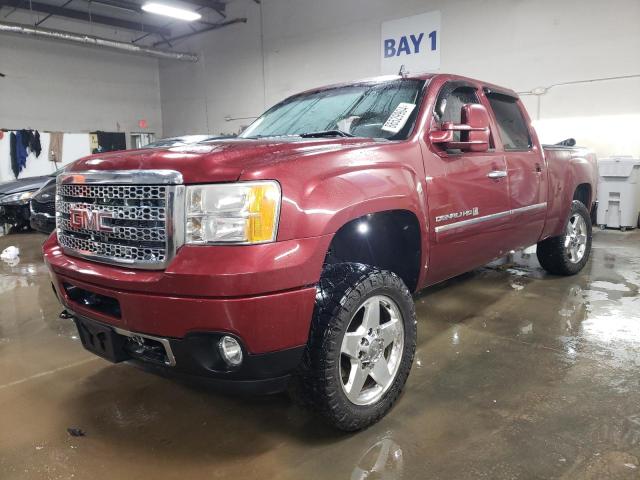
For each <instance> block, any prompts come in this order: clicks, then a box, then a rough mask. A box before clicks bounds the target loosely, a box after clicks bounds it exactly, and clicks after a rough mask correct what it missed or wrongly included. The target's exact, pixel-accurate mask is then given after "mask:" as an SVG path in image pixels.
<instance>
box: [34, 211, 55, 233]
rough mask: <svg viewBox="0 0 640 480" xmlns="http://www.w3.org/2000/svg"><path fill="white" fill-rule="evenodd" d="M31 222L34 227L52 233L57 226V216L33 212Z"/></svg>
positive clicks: (39, 230)
mask: <svg viewBox="0 0 640 480" xmlns="http://www.w3.org/2000/svg"><path fill="white" fill-rule="evenodd" d="M29 223H30V225H31V228H32V229H34V230H37V231H38V232H42V233H46V234H50V233H51V232H53V231H54V230H55V228H56V217H52V216H51V215H48V214H46V213H32V214H31V218H30V219H29Z"/></svg>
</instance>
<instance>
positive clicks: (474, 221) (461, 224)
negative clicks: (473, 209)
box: [435, 202, 547, 233]
mask: <svg viewBox="0 0 640 480" xmlns="http://www.w3.org/2000/svg"><path fill="white" fill-rule="evenodd" d="M546 207H547V202H543V203H536V204H535V205H527V206H526V207H520V208H515V209H513V210H506V211H504V212H498V213H492V214H490V215H484V216H482V217H475V218H469V219H467V220H462V221H460V222H454V223H449V224H448V225H441V226H439V227H436V228H435V232H436V233H441V232H447V231H449V230H452V229H454V228H465V227H469V226H471V225H476V224H478V223H482V222H487V221H490V220H495V219H498V218H503V217H507V216H509V215H514V214H517V213H524V212H530V211H534V210H540V209H543V208H546Z"/></svg>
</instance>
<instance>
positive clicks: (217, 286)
mask: <svg viewBox="0 0 640 480" xmlns="http://www.w3.org/2000/svg"><path fill="white" fill-rule="evenodd" d="M96 158H99V160H100V161H96ZM596 185H597V169H596V158H595V155H594V154H593V153H592V152H590V151H589V150H586V149H583V148H579V147H570V146H565V145H550V146H546V145H545V146H543V145H541V144H540V142H539V141H538V137H537V135H536V132H535V130H534V128H533V127H532V125H531V121H530V119H529V116H528V115H527V112H526V110H525V108H524V105H523V104H522V102H521V101H520V99H519V98H518V95H517V93H516V92H514V91H513V90H509V89H506V88H502V87H499V86H496V85H491V84H488V83H486V82H482V81H479V80H474V79H470V78H464V77H460V76H456V75H446V74H438V75H417V76H406V77H400V76H399V77H384V78H381V79H374V80H371V81H361V82H356V83H348V84H342V85H333V86H329V87H324V88H319V89H315V90H310V91H308V92H305V93H302V94H299V95H295V96H293V97H291V98H289V99H287V100H285V101H284V102H282V103H279V104H277V105H276V106H274V107H273V108H271V109H270V110H269V111H267V112H266V113H265V114H264V115H262V116H261V117H260V118H259V119H257V120H256V121H255V122H254V123H253V124H252V125H251V126H249V128H248V129H247V130H245V132H243V133H242V134H241V135H240V136H239V137H238V138H235V139H228V140H218V139H216V140H213V141H208V142H205V143H200V144H198V146H197V148H194V147H190V146H185V147H177V148H171V149H164V150H163V149H158V150H149V151H146V152H145V151H140V150H138V151H136V152H134V153H132V152H117V153H110V154H105V155H100V156H99V157H95V156H94V157H86V158H83V159H80V160H78V161H76V162H75V163H74V164H73V166H72V167H71V168H70V169H69V171H67V172H65V173H64V174H62V175H60V176H59V177H58V192H57V193H58V195H57V205H56V209H57V212H58V217H57V222H58V224H57V227H58V230H57V234H56V235H51V236H50V237H49V239H48V240H47V241H46V242H45V244H44V246H43V248H44V257H45V261H46V263H47V265H48V267H49V269H50V271H51V273H52V279H53V284H54V289H55V291H56V294H57V296H58V298H59V299H60V301H61V302H62V303H63V305H64V306H65V308H66V309H67V310H68V312H69V313H70V314H71V315H72V316H73V317H74V319H75V321H76V324H77V327H78V330H79V335H80V339H81V341H82V344H83V346H84V347H85V348H86V349H87V350H89V351H91V352H93V353H95V354H97V355H100V356H102V357H104V358H106V359H109V360H111V361H113V362H120V361H124V360H135V361H138V362H141V363H143V364H145V365H155V366H158V367H159V368H163V369H166V370H168V371H173V372H177V373H183V374H189V375H200V376H203V377H207V378H208V379H211V380H217V381H218V382H219V384H220V385H221V386H223V387H224V388H226V389H232V388H236V389H243V390H245V391H247V390H254V391H260V392H263V393H265V392H266V393H270V392H276V391H280V390H284V389H286V388H287V387H288V386H291V387H292V391H293V392H295V393H296V394H297V395H298V396H299V397H300V398H301V399H302V402H303V403H304V404H306V405H310V406H312V407H314V408H315V409H316V410H317V411H318V412H319V413H321V414H322V415H324V416H325V417H326V418H327V419H328V421H329V422H331V423H332V424H333V425H335V426H336V427H338V428H340V429H343V430H349V431H351V430H358V429H361V428H364V427H367V426H369V425H371V424H372V423H374V422H376V421H378V420H379V419H380V418H382V417H383V416H384V415H385V414H386V413H387V411H389V409H390V408H391V407H392V405H393V404H394V403H395V402H396V400H397V399H398V397H399V395H400V392H401V391H402V389H403V387H404V385H405V382H406V380H407V377H408V375H409V371H410V369H411V366H412V364H413V359H414V353H415V349H416V339H417V321H416V314H415V307H414V304H413V299H412V297H411V293H412V292H416V291H418V290H420V289H422V288H424V287H427V286H430V285H434V284H436V283H439V282H442V281H444V280H447V279H449V278H451V277H454V276H456V275H460V274H462V273H464V272H467V271H469V270H472V269H474V268H477V267H480V266H482V265H484V264H487V263H489V262H490V261H492V260H495V259H497V258H500V257H502V256H504V255H506V254H508V252H510V251H511V250H516V249H520V248H524V247H528V246H530V245H535V244H537V256H538V259H539V261H540V264H541V265H542V267H543V268H545V269H546V270H547V271H549V272H551V273H553V274H557V275H573V274H576V273H578V272H579V271H580V270H581V269H582V268H583V267H584V266H585V264H586V263H587V261H588V259H589V253H590V250H591V221H590V218H589V211H590V210H591V208H592V205H593V202H594V199H595V198H596ZM460 301H461V302H464V301H471V302H472V301H473V299H469V300H466V299H464V298H461V299H460ZM539 301H540V300H539V299H532V300H531V302H532V307H535V305H536V302H539ZM93 380H95V379H92V381H93ZM290 382H291V383H290ZM101 388H104V386H103V387H101ZM427 402H428V401H427Z"/></svg>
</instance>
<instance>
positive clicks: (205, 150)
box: [66, 137, 386, 184]
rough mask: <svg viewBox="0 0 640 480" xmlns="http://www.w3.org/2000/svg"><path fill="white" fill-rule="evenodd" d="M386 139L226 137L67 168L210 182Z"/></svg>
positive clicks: (90, 159) (93, 159)
mask: <svg viewBox="0 0 640 480" xmlns="http://www.w3.org/2000/svg"><path fill="white" fill-rule="evenodd" d="M380 142H386V140H376V139H369V138H366V139H364V138H330V139H325V138H323V139H316V138H314V139H301V138H300V137H291V138H290V139H289V138H287V139H283V138H278V139H261V140H245V139H227V140H219V141H213V142H206V143H199V144H196V145H189V146H181V147H173V148H167V149H141V150H127V151H121V152H112V153H105V154H97V155H91V156H89V157H85V158H81V159H80V160H78V161H76V162H74V164H73V166H72V167H71V168H69V169H68V170H67V172H66V173H69V172H81V171H87V170H156V169H157V170H176V171H178V172H180V173H182V176H183V178H184V182H185V183H187V184H190V183H208V182H211V183H213V182H231V181H234V180H238V179H239V178H240V177H241V176H242V174H243V172H245V171H255V170H258V169H259V168H260V167H261V166H265V165H273V164H274V163H278V162H285V161H295V160H296V159H300V158H302V157H307V156H311V155H318V154H322V153H328V152H332V151H341V150H350V149H354V148H362V147H363V146H367V145H375V144H379V143H380Z"/></svg>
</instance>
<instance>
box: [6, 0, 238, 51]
mask: <svg viewBox="0 0 640 480" xmlns="http://www.w3.org/2000/svg"><path fill="white" fill-rule="evenodd" d="M143 3H144V2H143V1H142V0H58V1H55V0H0V21H1V22H6V21H11V22H14V21H17V22H18V23H19V24H20V25H24V26H28V27H35V28H56V27H57V25H56V20H58V21H60V20H63V21H64V31H65V32H69V33H75V34H86V33H87V25H89V26H94V25H95V26H101V27H107V29H106V30H105V31H106V32H109V31H111V32H112V33H113V34H112V35H108V33H107V35H106V38H110V39H112V40H122V34H123V33H124V32H126V33H125V34H126V35H127V36H128V39H127V41H129V42H130V43H132V44H136V45H140V46H147V47H162V48H167V49H172V48H173V47H174V45H175V44H176V43H179V42H180V41H182V40H184V39H186V38H189V37H192V36H194V35H197V34H200V33H204V32H207V31H211V30H214V29H218V28H222V27H225V26H227V25H231V24H234V23H240V22H246V19H245V18H233V19H230V18H227V14H226V2H223V1H221V0H181V1H180V3H181V4H183V5H184V6H185V7H187V8H189V9H191V10H194V11H197V12H198V13H200V14H201V15H202V18H201V19H199V20H196V21H193V22H186V21H181V20H174V19H171V18H168V17H163V16H160V15H156V14H153V13H147V12H144V11H143V10H142V8H141V7H142V4H143ZM110 28H112V30H109V29H110ZM102 36H103V37H104V36H105V35H102ZM129 39H130V40H129Z"/></svg>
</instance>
